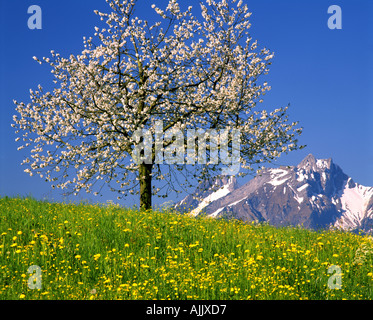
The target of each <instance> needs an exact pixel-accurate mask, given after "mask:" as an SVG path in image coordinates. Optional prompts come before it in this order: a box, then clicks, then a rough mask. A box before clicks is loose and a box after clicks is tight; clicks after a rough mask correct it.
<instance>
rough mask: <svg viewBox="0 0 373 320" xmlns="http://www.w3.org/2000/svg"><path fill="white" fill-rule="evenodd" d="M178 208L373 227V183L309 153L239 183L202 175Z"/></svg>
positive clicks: (303, 222) (240, 216)
mask: <svg viewBox="0 0 373 320" xmlns="http://www.w3.org/2000/svg"><path fill="white" fill-rule="evenodd" d="M176 208H177V209H178V210H181V211H189V212H191V213H192V214H193V215H195V216H196V215H199V214H201V213H205V214H207V215H209V216H212V217H226V218H231V217H234V218H236V219H242V220H244V221H253V220H255V221H267V222H268V223H270V224H272V225H276V226H281V225H282V226H286V225H302V226H304V227H306V228H312V229H319V228H329V227H337V228H343V229H349V230H357V229H362V230H364V231H367V232H369V231H372V230H373V187H365V186H362V185H359V184H358V183H355V182H354V181H353V180H352V179H351V178H350V177H348V176H347V175H346V174H345V173H344V172H343V171H342V169H341V168H340V167H339V166H338V165H336V164H334V163H333V161H332V159H316V158H315V157H314V156H313V155H312V154H310V155H308V156H307V157H306V158H305V159H303V161H302V162H301V163H299V164H298V165H297V166H294V167H280V168H276V169H265V170H264V171H262V173H261V174H260V175H258V176H256V177H255V178H254V179H252V180H250V181H249V182H248V183H246V184H245V185H243V186H241V187H240V186H238V184H237V181H236V179H235V178H234V177H227V178H223V179H217V180H216V181H211V180H210V181H206V183H203V184H201V185H200V186H198V188H197V189H196V192H195V193H194V194H193V195H188V196H187V197H186V198H184V199H183V200H182V201H181V202H179V203H178V204H177V205H176Z"/></svg>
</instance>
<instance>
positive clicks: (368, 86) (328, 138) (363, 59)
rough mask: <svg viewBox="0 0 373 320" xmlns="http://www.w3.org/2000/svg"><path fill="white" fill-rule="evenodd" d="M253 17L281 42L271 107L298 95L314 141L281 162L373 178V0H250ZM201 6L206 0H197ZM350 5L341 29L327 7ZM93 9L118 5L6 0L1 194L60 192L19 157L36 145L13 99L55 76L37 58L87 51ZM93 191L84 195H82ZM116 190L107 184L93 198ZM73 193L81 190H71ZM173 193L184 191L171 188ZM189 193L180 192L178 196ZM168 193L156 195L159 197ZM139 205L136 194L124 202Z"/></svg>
mask: <svg viewBox="0 0 373 320" xmlns="http://www.w3.org/2000/svg"><path fill="white" fill-rule="evenodd" d="M154 2H156V3H157V4H159V6H160V7H162V4H161V3H165V1H156V0H151V1H149V0H139V8H140V10H138V15H139V16H141V17H142V18H144V19H146V18H147V16H149V14H150V12H151V10H152V9H151V8H150V6H151V4H152V3H154ZM244 2H245V3H247V4H248V7H249V10H250V11H251V12H253V15H252V16H251V23H252V27H251V35H252V37H253V38H254V39H257V40H258V41H259V47H264V46H265V47H267V48H269V49H270V50H271V51H274V53H275V58H274V60H273V64H272V66H271V69H270V73H269V75H268V78H267V79H268V81H269V84H270V85H271V86H272V90H271V91H270V92H269V93H268V94H267V95H266V96H265V99H264V106H266V107H268V108H270V109H273V108H274V107H282V106H286V105H287V104H288V103H290V105H291V108H290V110H289V113H290V118H291V120H298V121H299V122H300V125H301V126H302V127H303V128H304V132H303V134H302V136H301V138H300V142H301V144H306V145H307V147H306V148H305V149H303V150H300V151H295V152H293V153H290V154H289V155H286V156H282V157H281V158H280V159H279V161H278V162H277V163H278V164H279V165H280V164H281V165H296V164H298V163H299V162H300V161H301V160H302V159H303V158H304V157H305V156H306V155H307V154H308V153H313V154H314V155H315V156H316V157H317V158H330V157H331V158H333V160H334V162H335V163H337V164H339V165H340V166H341V167H342V169H343V170H344V171H345V173H346V174H348V175H350V176H351V177H352V178H353V179H354V180H355V181H356V182H358V183H361V184H363V185H366V186H373V134H372V123H373V111H372V109H373V54H372V53H373V1H371V0H345V1H342V0H312V1H310V0H302V1H300V0H281V1H280V0H265V1H263V0H244ZM34 4H36V5H39V6H40V7H41V9H42V29H41V30H30V29H29V28H28V27H27V20H28V18H29V17H30V15H29V14H28V13H27V9H28V7H29V6H31V5H34ZM188 5H193V8H194V10H195V9H198V7H199V6H198V1H194V0H191V1H188ZM331 5H339V6H340V7H341V9H342V29H341V30H330V29H329V28H328V26H327V21H328V18H329V17H330V14H328V13H327V10H328V7H329V6H331ZM94 9H98V10H99V11H109V9H108V6H107V4H106V2H105V1H104V0H90V1H87V0H78V1H77V0H74V1H73V0H65V1H50V0H48V1H47V0H33V1H26V0H17V1H11V0H2V1H1V2H0V48H1V49H0V196H4V195H8V196H15V195H23V196H25V195H33V196H34V197H36V198H39V199H42V198H44V197H48V198H49V199H55V200H61V199H62V196H61V190H56V191H53V192H52V191H51V189H50V186H49V184H48V183H46V182H44V181H43V180H42V179H40V178H39V177H38V176H33V177H29V175H28V174H26V173H24V172H23V169H24V168H23V167H22V166H21V165H20V163H21V162H22V160H23V159H24V158H25V157H26V156H27V150H25V151H17V146H18V144H17V143H16V142H15V141H14V139H15V138H16V135H15V134H14V129H13V128H11V126H10V123H11V122H12V115H13V114H15V110H14V108H15V106H14V104H13V102H12V101H13V99H16V100H18V101H24V102H28V101H29V89H30V88H33V89H35V88H36V87H37V85H38V84H39V83H40V84H41V85H42V86H45V87H48V86H49V85H51V81H50V80H51V74H50V70H49V69H48V66H44V65H43V66H40V65H39V64H38V63H36V62H35V61H34V60H33V59H32V57H33V56H37V57H40V58H41V57H43V56H49V53H50V50H52V49H53V50H55V51H56V52H59V53H61V55H62V56H68V55H70V54H71V53H72V54H78V53H80V51H81V49H82V47H83V42H82V39H83V36H91V35H93V33H94V29H93V28H94V26H95V25H97V24H98V22H99V21H98V19H97V16H96V15H95V14H94V13H93V10H94ZM84 198H86V196H85V195H84V194H82V195H80V196H78V197H77V198H76V199H77V200H81V199H84ZM114 198H115V195H113V194H111V193H110V192H105V193H104V194H103V196H102V197H99V198H93V200H94V201H102V202H105V201H106V200H109V199H114ZM70 199H71V200H74V199H75V198H70ZM170 199H173V200H175V197H174V196H173V195H172V196H171V197H170ZM178 200H180V198H178ZM160 201H161V202H162V201H165V200H164V199H162V200H158V199H156V198H155V199H154V202H155V203H159V202H160ZM121 203H122V204H124V205H128V206H131V205H133V204H136V203H137V199H133V198H128V199H127V200H125V201H122V202H121Z"/></svg>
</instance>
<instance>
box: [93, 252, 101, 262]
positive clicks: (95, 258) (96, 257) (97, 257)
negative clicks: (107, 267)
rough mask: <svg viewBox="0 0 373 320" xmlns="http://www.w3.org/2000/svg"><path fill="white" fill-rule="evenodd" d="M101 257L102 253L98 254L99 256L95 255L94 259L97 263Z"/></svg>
mask: <svg viewBox="0 0 373 320" xmlns="http://www.w3.org/2000/svg"><path fill="white" fill-rule="evenodd" d="M100 257H101V254H100V253H97V254H95V255H94V256H93V259H94V260H95V261H97V260H98V259H99V258H100Z"/></svg>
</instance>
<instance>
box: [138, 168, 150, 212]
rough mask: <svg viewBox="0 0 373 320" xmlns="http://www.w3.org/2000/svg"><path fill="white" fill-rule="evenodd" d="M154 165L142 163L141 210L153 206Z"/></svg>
mask: <svg viewBox="0 0 373 320" xmlns="http://www.w3.org/2000/svg"><path fill="white" fill-rule="evenodd" d="M152 167H153V165H152V164H146V163H142V164H140V168H139V178H140V210H149V209H151V208H152V176H151V173H152Z"/></svg>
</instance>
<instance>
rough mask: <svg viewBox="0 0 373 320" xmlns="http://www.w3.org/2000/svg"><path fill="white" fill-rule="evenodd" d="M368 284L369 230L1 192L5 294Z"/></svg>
mask: <svg viewBox="0 0 373 320" xmlns="http://www.w3.org/2000/svg"><path fill="white" fill-rule="evenodd" d="M31 266H36V267H33V268H34V270H36V269H37V270H36V271H34V272H39V273H32V271H31V269H32V268H31V269H29V268H30V267H31ZM35 268H36V269H35ZM28 271H30V273H29V272H28ZM339 271H340V272H339ZM372 285H373V241H372V239H371V238H370V237H367V236H361V235H356V234H352V233H348V232H342V231H319V232H315V231H310V230H305V229H302V228H290V227H289V228H275V227H271V226H269V225H265V224H247V223H243V222H240V221H237V220H230V221H227V220H224V219H212V218H208V217H201V218H194V217H191V216H189V215H180V214H176V213H174V212H160V211H146V212H140V211H138V210H137V209H128V208H123V207H120V206H116V205H110V204H107V205H88V204H63V203H49V202H46V201H36V200H33V199H29V198H24V199H21V198H8V197H3V198H0V299H5V300H6V299H25V300H28V299H64V300H67V299H145V300H147V299H173V300H174V299H224V300H226V299H244V300H246V299H296V300H299V299H322V300H324V299H372V298H373V293H372ZM38 287H39V288H40V289H38Z"/></svg>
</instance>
